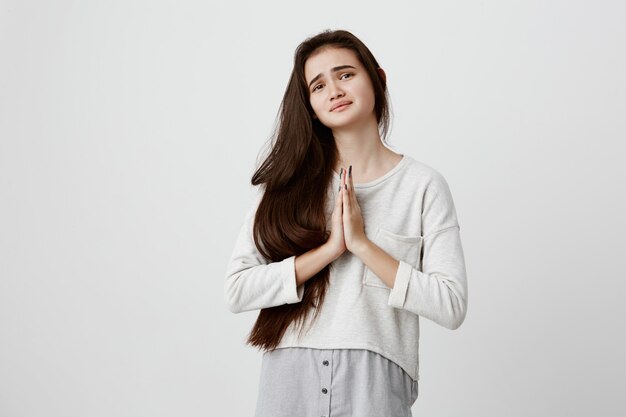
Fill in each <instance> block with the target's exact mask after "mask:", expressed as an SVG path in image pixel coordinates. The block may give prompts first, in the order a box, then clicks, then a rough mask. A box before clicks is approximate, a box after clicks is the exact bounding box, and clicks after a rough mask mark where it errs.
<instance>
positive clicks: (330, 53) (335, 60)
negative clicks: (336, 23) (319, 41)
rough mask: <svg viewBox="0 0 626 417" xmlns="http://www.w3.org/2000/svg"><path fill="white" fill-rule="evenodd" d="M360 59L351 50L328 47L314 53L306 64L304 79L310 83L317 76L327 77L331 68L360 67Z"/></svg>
mask: <svg viewBox="0 0 626 417" xmlns="http://www.w3.org/2000/svg"><path fill="white" fill-rule="evenodd" d="M359 64H360V62H359V59H358V58H357V56H356V54H355V53H354V51H353V50H351V49H346V48H336V47H326V48H323V49H321V50H319V51H316V52H314V53H313V54H312V55H311V56H309V58H308V59H307V60H306V62H305V63H304V77H305V79H306V81H307V82H309V81H310V80H311V79H312V78H313V77H315V76H316V75H317V74H320V73H321V74H323V75H326V73H327V72H328V71H330V69H331V68H333V67H336V66H339V65H352V66H353V67H355V68H359V67H360V65H359Z"/></svg>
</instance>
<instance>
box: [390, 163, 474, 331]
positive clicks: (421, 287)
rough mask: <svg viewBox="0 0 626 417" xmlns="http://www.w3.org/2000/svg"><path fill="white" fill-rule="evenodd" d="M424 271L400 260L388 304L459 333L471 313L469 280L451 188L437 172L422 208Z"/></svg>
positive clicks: (427, 190)
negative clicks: (469, 310) (466, 317)
mask: <svg viewBox="0 0 626 417" xmlns="http://www.w3.org/2000/svg"><path fill="white" fill-rule="evenodd" d="M422 247H423V258H422V262H421V264H422V268H421V270H419V268H415V267H413V266H412V265H410V264H408V263H406V262H404V261H402V260H400V261H399V262H400V265H399V267H398V271H397V272H396V279H395V282H394V286H393V288H392V289H391V292H390V295H389V299H388V305H390V306H392V307H395V308H399V309H405V310H408V311H410V312H412V313H415V314H417V315H420V316H423V317H425V318H427V319H430V320H432V321H434V322H435V323H437V324H439V325H441V326H444V327H446V328H448V329H451V330H455V329H457V328H458V327H459V326H461V324H462V323H463V321H464V320H465V315H466V312H467V295H468V294H467V277H466V271H465V257H464V254H463V247H462V245H461V236H460V226H459V223H458V221H457V215H456V209H455V206H454V201H453V200H452V194H451V193H450V188H449V186H448V183H447V182H446V180H445V179H444V177H443V176H442V175H441V174H439V173H437V172H436V173H435V175H434V176H433V179H432V181H431V182H430V183H429V185H428V187H427V189H426V191H425V193H424V200H423V209H422Z"/></svg>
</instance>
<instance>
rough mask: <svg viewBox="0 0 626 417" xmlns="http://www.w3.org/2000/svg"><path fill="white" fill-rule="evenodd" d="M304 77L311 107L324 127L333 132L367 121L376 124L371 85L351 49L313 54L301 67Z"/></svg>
mask: <svg viewBox="0 0 626 417" xmlns="http://www.w3.org/2000/svg"><path fill="white" fill-rule="evenodd" d="M304 77H305V79H306V83H307V88H308V91H309V101H310V103H311V107H312V108H313V111H314V112H315V116H317V118H318V119H319V120H320V121H321V122H322V123H323V124H324V125H325V126H327V127H329V128H330V129H333V130H334V129H342V128H346V127H351V126H357V125H358V124H361V123H364V122H366V121H367V122H370V120H368V119H369V118H374V121H376V113H375V111H374V105H375V95H374V89H373V87H372V82H371V80H370V77H369V75H368V74H367V72H366V71H365V68H364V67H363V65H362V64H361V62H360V61H359V59H358V58H357V56H356V54H355V53H354V52H353V51H352V50H351V49H346V48H336V47H327V48H324V49H322V50H320V51H317V52H315V53H314V54H313V55H311V56H310V57H309V58H308V59H307V60H306V62H305V63H304ZM342 104H344V105H342ZM338 106H339V107H338Z"/></svg>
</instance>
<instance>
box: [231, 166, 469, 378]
mask: <svg viewBox="0 0 626 417" xmlns="http://www.w3.org/2000/svg"><path fill="white" fill-rule="evenodd" d="M339 184H340V178H339V175H337V174H335V176H334V178H333V181H332V184H331V186H330V188H329V190H328V193H329V196H328V199H327V207H326V210H327V213H328V227H329V228H330V215H331V213H332V210H333V206H334V202H335V195H336V193H337V192H338V187H339ZM354 187H355V192H356V196H357V201H358V203H359V206H360V207H361V212H362V215H363V221H364V225H365V234H366V236H367V237H368V238H369V239H370V240H371V241H372V242H373V243H375V244H376V245H377V246H379V247H380V248H382V249H383V250H384V251H386V252H387V253H388V254H389V255H391V256H393V257H394V258H395V259H397V260H398V261H399V267H398V270H397V273H396V277H395V282H394V286H393V288H389V287H387V285H386V284H385V283H384V282H383V281H382V280H381V279H380V278H379V277H378V276H376V275H375V274H374V273H373V272H372V271H371V270H370V269H369V268H368V267H367V266H366V265H365V264H364V263H363V262H362V261H361V260H360V259H359V258H358V257H357V256H355V255H354V254H352V253H351V252H349V251H346V252H344V253H343V254H342V255H341V256H340V257H339V258H337V259H336V260H335V261H334V262H333V263H332V264H331V268H330V281H329V286H328V289H327V293H326V297H325V299H324V303H323V305H322V306H321V311H320V312H319V317H318V319H317V320H316V321H314V322H313V314H312V312H311V313H310V314H309V315H308V316H307V320H306V321H305V323H304V326H305V327H304V331H303V332H302V335H301V337H298V332H297V329H296V327H295V324H293V323H292V325H291V326H290V327H289V328H288V329H287V331H286V333H285V335H284V337H283V338H282V339H281V341H280V343H279V345H278V348H283V347H310V348H318V349H339V348H345V349H368V350H371V351H374V352H377V353H379V354H381V355H383V356H384V357H386V358H387V359H389V360H392V361H393V362H395V363H397V364H398V365H399V366H400V367H402V368H403V369H404V370H405V371H406V372H407V373H408V374H409V375H410V376H411V378H413V379H414V380H416V381H417V380H419V331H420V327H419V318H420V316H421V317H424V318H427V319H429V320H432V321H434V322H435V323H437V324H440V325H441V326H444V327H446V328H448V329H452V330H454V329H456V328H458V327H459V326H460V325H461V324H462V323H463V321H464V320H465V315H466V312H467V296H468V289H467V278H466V271H465V259H464V254H463V248H462V245H461V238H460V226H459V223H458V220H457V215H456V209H455V205H454V202H453V199H452V195H451V193H450V188H449V186H448V183H447V181H446V180H445V178H444V177H443V175H442V174H441V173H439V172H438V171H436V170H435V169H434V168H432V167H430V166H428V165H426V164H424V163H422V162H420V161H417V160H415V159H413V158H412V157H410V156H409V155H406V154H404V156H403V158H402V159H401V160H400V162H399V163H398V164H397V165H396V166H395V167H394V168H392V169H391V170H390V171H388V172H387V173H386V174H385V175H383V176H382V177H379V178H377V179H376V180H373V181H370V182H367V183H360V184H355V186H354ZM260 198H261V195H260V193H259V194H258V195H257V198H256V199H255V201H254V203H253V204H252V207H251V208H250V210H249V211H248V214H247V216H246V219H245V221H244V223H243V225H242V227H241V230H240V233H239V236H238V238H237V240H236V243H235V247H234V250H233V253H232V256H231V258H230V260H229V263H228V267H227V272H226V281H225V286H224V291H225V293H224V295H225V300H226V303H227V305H228V307H229V309H230V311H232V312H233V313H239V312H243V311H250V310H257V309H261V308H266V307H273V306H277V305H282V304H286V303H287V304H292V303H298V302H300V301H302V295H303V292H304V285H300V286H296V275H295V265H294V261H295V255H294V256H291V257H288V258H286V259H284V260H282V261H279V262H268V260H266V259H265V258H264V257H263V256H262V255H261V254H260V253H259V251H258V250H257V248H256V246H255V244H254V241H253V238H252V225H253V221H254V215H255V213H256V207H257V206H258V203H259V201H260ZM311 324H312V327H310V329H309V326H311ZM307 329H309V330H308V331H307Z"/></svg>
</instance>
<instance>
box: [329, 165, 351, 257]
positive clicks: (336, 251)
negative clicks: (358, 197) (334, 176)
mask: <svg viewBox="0 0 626 417" xmlns="http://www.w3.org/2000/svg"><path fill="white" fill-rule="evenodd" d="M343 173H344V170H343V168H342V169H341V174H340V177H345V175H343ZM343 188H344V187H343V183H341V185H340V186H339V191H338V192H337V196H336V197H335V208H334V210H333V214H332V217H331V231H330V236H329V238H328V240H327V241H326V243H325V245H326V246H327V247H328V248H329V250H330V252H331V253H332V256H333V259H337V258H339V257H340V256H341V255H342V254H343V253H344V252H345V251H346V242H345V240H344V237H343V192H342V190H343Z"/></svg>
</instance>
